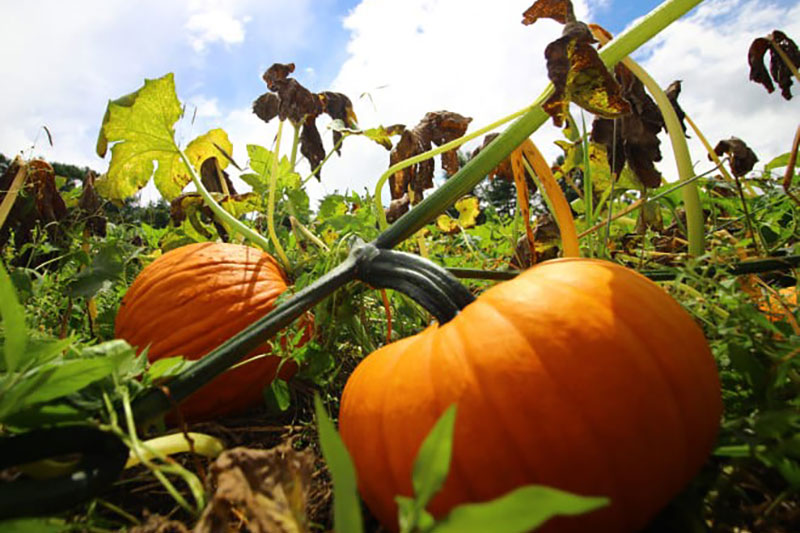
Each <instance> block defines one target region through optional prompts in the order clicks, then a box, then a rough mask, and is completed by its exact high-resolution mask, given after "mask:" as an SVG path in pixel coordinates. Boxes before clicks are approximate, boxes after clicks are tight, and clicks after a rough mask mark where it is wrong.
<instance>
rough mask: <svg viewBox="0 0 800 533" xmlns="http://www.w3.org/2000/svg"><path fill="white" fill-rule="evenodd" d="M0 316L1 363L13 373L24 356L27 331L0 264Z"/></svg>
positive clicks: (13, 293)
mask: <svg viewBox="0 0 800 533" xmlns="http://www.w3.org/2000/svg"><path fill="white" fill-rule="evenodd" d="M0 315H2V316H3V331H4V334H5V342H4V346H3V363H4V366H5V370H6V372H13V371H14V370H16V369H17V367H18V366H19V363H20V362H21V361H22V359H23V357H24V356H25V347H26V345H27V344H28V331H27V329H26V328H25V311H24V309H23V308H22V306H21V305H20V303H19V300H17V294H16V292H14V285H13V284H12V283H11V278H9V277H8V273H7V272H6V269H5V268H3V265H2V264H0Z"/></svg>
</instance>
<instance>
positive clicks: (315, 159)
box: [300, 117, 325, 180]
mask: <svg viewBox="0 0 800 533" xmlns="http://www.w3.org/2000/svg"><path fill="white" fill-rule="evenodd" d="M300 153H301V154H303V156H304V157H305V158H306V159H308V164H309V165H311V169H312V170H313V171H314V176H316V178H317V180H320V179H321V178H322V175H321V174H322V169H320V168H318V167H319V164H320V163H322V160H323V159H325V147H324V146H322V137H320V135H319V130H317V125H316V123H315V122H314V118H313V117H309V118H307V119H306V122H305V124H303V131H302V132H301V133H300Z"/></svg>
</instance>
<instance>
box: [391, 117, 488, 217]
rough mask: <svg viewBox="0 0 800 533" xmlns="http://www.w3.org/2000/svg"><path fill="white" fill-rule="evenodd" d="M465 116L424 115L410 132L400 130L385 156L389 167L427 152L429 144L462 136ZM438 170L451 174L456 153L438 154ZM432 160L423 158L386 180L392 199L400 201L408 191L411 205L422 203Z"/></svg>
mask: <svg viewBox="0 0 800 533" xmlns="http://www.w3.org/2000/svg"><path fill="white" fill-rule="evenodd" d="M471 121H472V119H471V118H469V117H464V116H462V115H459V114H458V113H453V112H451V111H436V112H428V113H426V114H425V117H424V118H423V119H422V120H421V121H420V122H419V124H417V125H416V126H415V127H414V129H412V130H408V129H407V130H405V131H403V134H402V136H401V137H400V140H399V141H398V142H397V144H396V145H395V147H394V148H393V149H392V152H391V154H390V155H389V165H390V166H393V165H396V164H397V163H399V162H401V161H404V160H406V159H408V158H410V157H414V156H415V155H419V154H422V153H424V152H427V151H428V150H430V149H431V143H433V144H435V145H436V146H441V145H443V144H446V143H448V142H450V141H453V140H455V139H457V138H459V137H461V136H462V135H464V133H466V131H467V127H468V126H469V123H470V122H471ZM442 168H444V169H445V171H446V172H447V173H448V175H450V174H453V173H454V172H456V171H457V170H458V155H457V152H456V150H450V151H448V152H445V153H443V154H442ZM433 170H434V164H433V159H426V160H424V161H421V162H419V163H417V164H415V165H411V166H409V167H406V168H404V169H402V170H399V171H397V172H395V173H394V174H393V175H392V176H391V177H390V178H389V189H390V190H391V193H392V198H393V199H395V200H396V199H398V198H402V197H403V195H404V194H406V193H407V192H408V189H409V188H410V189H411V191H412V198H411V203H412V204H415V205H416V204H418V203H419V202H421V201H422V198H423V194H424V191H425V190H426V189H430V188H431V187H433Z"/></svg>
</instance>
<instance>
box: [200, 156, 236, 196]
mask: <svg viewBox="0 0 800 533" xmlns="http://www.w3.org/2000/svg"><path fill="white" fill-rule="evenodd" d="M222 180H224V181H225V186H226V187H227V189H228V190H227V193H228V194H234V195H235V194H236V189H235V188H234V186H233V182H232V181H231V179H230V178H229V177H228V173H227V172H225V171H224V170H222V169H221V168H220V167H219V162H218V161H217V158H216V157H209V158H208V159H206V160H205V161H203V164H202V165H200V181H202V182H203V186H205V188H206V189H207V190H208V192H218V193H222V194H225V192H226V191H225V189H224V188H223V187H222Z"/></svg>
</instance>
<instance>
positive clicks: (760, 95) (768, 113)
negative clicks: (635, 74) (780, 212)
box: [634, 0, 800, 181]
mask: <svg viewBox="0 0 800 533" xmlns="http://www.w3.org/2000/svg"><path fill="white" fill-rule="evenodd" d="M776 28H781V29H782V30H783V31H785V32H786V33H787V34H788V35H789V36H793V37H794V38H798V37H800V4H796V5H794V6H785V5H784V6H781V5H779V4H775V3H773V2H769V1H764V0H759V1H743V0H707V1H706V2H704V3H703V4H701V6H700V7H699V8H698V9H697V10H696V11H695V12H694V13H692V14H691V15H690V16H688V17H686V18H684V19H682V20H678V21H676V22H675V23H673V24H672V25H671V26H670V27H668V28H667V29H666V30H665V31H664V32H662V33H661V34H660V35H659V36H658V37H656V38H655V39H653V41H651V43H649V44H648V45H647V46H646V47H644V48H643V50H642V51H641V52H640V53H639V54H637V55H635V56H634V57H636V59H637V60H638V61H639V62H640V63H641V64H642V66H644V67H645V69H647V70H648V71H649V72H650V74H651V75H652V76H653V77H654V78H655V79H656V81H658V82H659V84H660V85H662V86H664V87H665V86H667V85H668V84H669V83H671V82H672V81H673V80H676V79H681V80H683V92H682V93H681V97H680V102H681V106H682V107H683V109H684V110H685V111H686V112H687V113H688V114H689V116H691V117H692V119H693V120H694V121H695V123H697V125H698V127H699V128H700V129H701V130H702V131H703V133H704V134H705V136H706V137H707V138H708V140H709V142H710V143H711V144H712V146H713V145H715V144H716V142H717V141H719V140H721V139H727V138H729V137H731V136H736V137H740V138H741V139H743V140H744V141H745V142H746V143H747V144H748V145H749V146H750V147H751V148H752V149H753V150H754V151H755V152H756V153H757V154H758V155H759V157H760V158H761V163H767V162H768V161H769V160H770V159H772V158H773V157H775V156H777V155H779V154H782V153H784V152H787V151H788V150H789V148H790V145H791V142H792V138H793V136H794V132H795V129H796V128H797V124H798V119H799V118H800V94H798V85H797V82H795V85H794V86H793V92H794V94H795V97H794V98H793V99H792V100H790V101H786V100H784V99H783V98H782V97H781V96H780V95H779V94H778V92H779V91H776V92H775V93H772V94H767V92H766V91H765V90H764V88H763V87H762V86H761V85H757V84H755V83H753V82H751V81H749V66H748V63H747V50H748V48H749V46H750V43H751V42H752V41H753V39H755V38H756V37H760V36H764V35H766V34H767V33H769V32H771V31H772V30H773V29H776ZM690 135H691V133H690ZM692 137H693V138H692V139H690V140H689V147H690V150H691V154H692V158H693V159H694V160H695V161H697V162H698V163H699V164H698V166H697V169H698V170H706V169H708V168H710V163H709V162H708V160H707V157H706V152H705V150H704V149H703V147H702V145H701V144H700V142H699V140H698V139H696V136H695V135H692ZM662 139H663V141H662V142H664V143H665V144H662V152H663V153H664V156H665V157H664V161H663V163H662V164H661V165H660V168H661V169H662V172H663V173H664V175H665V176H666V177H667V179H668V180H670V181H672V180H674V179H675V176H676V170H675V168H676V167H675V163H674V159H673V158H672V156H671V150H670V148H669V145H668V143H667V142H666V137H665V136H662ZM757 168H758V167H757Z"/></svg>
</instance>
